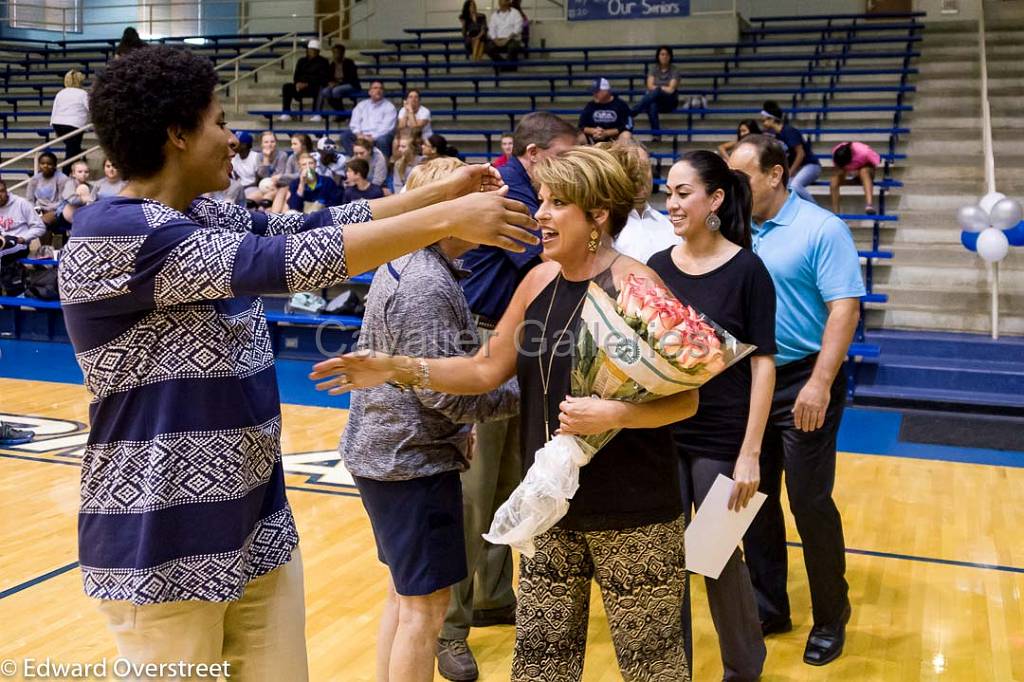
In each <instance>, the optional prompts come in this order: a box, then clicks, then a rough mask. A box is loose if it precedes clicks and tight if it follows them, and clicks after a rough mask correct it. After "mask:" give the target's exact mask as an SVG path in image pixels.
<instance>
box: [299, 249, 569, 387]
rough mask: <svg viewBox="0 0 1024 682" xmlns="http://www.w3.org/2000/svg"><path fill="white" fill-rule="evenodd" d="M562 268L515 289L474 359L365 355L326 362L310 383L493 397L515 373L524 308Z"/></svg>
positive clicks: (550, 267)
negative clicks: (488, 394)
mask: <svg viewBox="0 0 1024 682" xmlns="http://www.w3.org/2000/svg"><path fill="white" fill-rule="evenodd" d="M557 271H558V266H557V265H554V264H544V265H540V266H537V267H536V268H534V269H533V270H531V271H530V273H529V274H528V275H527V276H526V278H525V279H523V281H522V282H521V283H520V285H519V288H517V289H516V293H515V295H514V296H513V297H512V301H511V303H509V306H508V309H507V310H506V311H505V314H504V315H503V316H502V318H501V321H500V322H499V323H498V326H497V328H496V329H495V330H494V333H493V334H492V335H491V337H490V338H489V339H488V341H487V343H486V344H485V345H484V346H483V348H481V349H480V351H479V352H477V353H476V355H473V356H466V357H457V358H439V359H429V360H427V359H422V358H410V357H406V356H401V355H387V354H383V353H379V352H372V351H362V352H359V353H349V354H348V355H343V356H341V357H337V358H331V359H329V360H325V361H323V362H321V363H319V364H317V365H316V366H314V367H313V373H312V374H310V375H309V378H310V379H312V380H313V381H319V382H320V383H318V384H317V390H320V391H328V392H329V393H330V394H331V395H340V394H342V393H347V392H348V391H351V390H353V389H358V388H369V387H370V386H377V385H379V384H383V383H385V382H388V381H392V382H396V383H399V384H404V385H420V384H422V383H423V382H424V380H426V381H427V384H428V387H429V388H430V389H431V390H434V391H437V392H439V393H450V394H453V395H476V394H479V393H486V392H487V391H493V390H494V389H496V388H497V387H498V386H500V385H501V384H502V383H504V382H505V381H507V380H508V379H510V378H512V376H513V375H515V371H516V358H517V356H518V349H517V344H518V339H519V333H520V331H521V327H522V324H523V320H524V318H525V315H526V307H527V305H529V303H530V301H532V300H533V298H534V297H535V296H536V295H537V293H538V292H539V291H540V290H541V289H542V288H543V287H544V286H545V285H546V284H547V282H549V281H550V278H551V277H553V276H554V273H555V272H557Z"/></svg>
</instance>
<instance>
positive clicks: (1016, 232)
mask: <svg viewBox="0 0 1024 682" xmlns="http://www.w3.org/2000/svg"><path fill="white" fill-rule="evenodd" d="M1003 234H1005V235H1006V240H1007V241H1008V242H1010V246H1024V220H1022V221H1020V222H1019V223H1017V224H1016V225H1015V226H1013V227H1011V228H1009V229H1007V230H1003ZM961 241H963V240H962V239H961ZM974 242H975V244H977V242H978V239H977V238H975V239H974Z"/></svg>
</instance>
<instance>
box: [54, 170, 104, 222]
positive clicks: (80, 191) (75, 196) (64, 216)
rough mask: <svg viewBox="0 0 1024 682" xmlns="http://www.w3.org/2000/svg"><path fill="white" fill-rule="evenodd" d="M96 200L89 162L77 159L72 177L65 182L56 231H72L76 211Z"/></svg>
mask: <svg viewBox="0 0 1024 682" xmlns="http://www.w3.org/2000/svg"><path fill="white" fill-rule="evenodd" d="M94 201H96V198H95V195H94V189H93V187H92V185H91V184H90V183H89V164H87V163H86V162H85V161H75V162H74V163H73V164H71V177H69V178H68V181H67V182H65V183H64V191H63V192H61V202H60V214H59V215H58V217H57V222H56V224H55V225H54V232H59V233H61V234H65V233H67V232H70V231H71V226H72V224H73V222H74V216H75V211H77V210H78V209H79V208H81V207H82V206H88V205H89V204H91V203H92V202H94Z"/></svg>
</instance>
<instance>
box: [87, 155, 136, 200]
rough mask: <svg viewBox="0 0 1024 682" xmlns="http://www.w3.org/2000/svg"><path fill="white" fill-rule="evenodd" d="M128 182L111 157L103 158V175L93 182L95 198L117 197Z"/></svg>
mask: <svg viewBox="0 0 1024 682" xmlns="http://www.w3.org/2000/svg"><path fill="white" fill-rule="evenodd" d="M127 184H128V183H127V182H126V181H125V179H124V178H122V177H121V171H119V170H118V169H117V166H115V165H114V162H113V161H111V160H110V159H104V160H103V177H102V178H100V179H99V180H97V181H96V182H95V183H93V186H92V196H93V200H94V201H95V200H97V199H106V198H107V197H116V196H117V195H118V194H120V193H121V190H123V189H124V186H125V185H127Z"/></svg>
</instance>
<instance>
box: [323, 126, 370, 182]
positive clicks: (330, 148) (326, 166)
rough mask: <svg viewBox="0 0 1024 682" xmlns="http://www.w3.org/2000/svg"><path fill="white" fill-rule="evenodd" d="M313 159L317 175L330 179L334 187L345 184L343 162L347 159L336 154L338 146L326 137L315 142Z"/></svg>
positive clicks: (342, 155)
mask: <svg viewBox="0 0 1024 682" xmlns="http://www.w3.org/2000/svg"><path fill="white" fill-rule="evenodd" d="M370 146H371V147H372V146H373V145H372V144H371V145H370ZM313 158H314V159H315V160H316V172H317V173H319V174H320V175H323V176H325V177H328V178H330V179H331V180H333V181H334V184H336V185H340V184H341V183H343V182H345V162H346V161H348V158H346V157H345V155H344V154H339V153H338V145H337V144H336V143H335V142H334V140H332V139H331V138H329V137H327V136H326V135H325V136H323V137H321V138H320V139H319V140H317V141H316V151H315V152H313Z"/></svg>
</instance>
